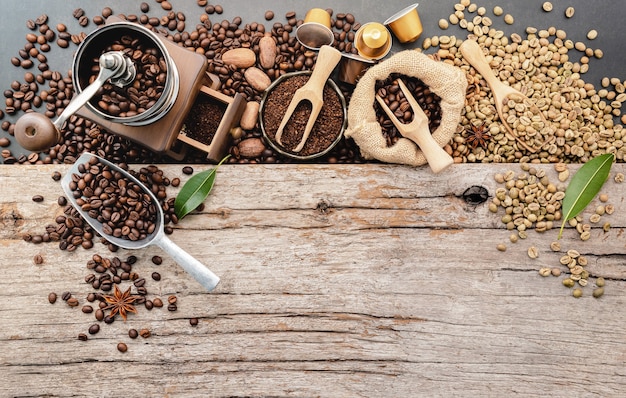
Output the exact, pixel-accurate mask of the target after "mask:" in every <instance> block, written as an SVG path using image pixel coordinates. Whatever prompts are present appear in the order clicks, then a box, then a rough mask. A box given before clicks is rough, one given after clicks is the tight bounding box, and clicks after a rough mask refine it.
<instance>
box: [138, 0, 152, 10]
mask: <svg viewBox="0 0 626 398" xmlns="http://www.w3.org/2000/svg"><path fill="white" fill-rule="evenodd" d="M139 9H140V10H141V12H148V11H150V5H149V4H148V3H146V2H143V3H141V4H140V5H139Z"/></svg>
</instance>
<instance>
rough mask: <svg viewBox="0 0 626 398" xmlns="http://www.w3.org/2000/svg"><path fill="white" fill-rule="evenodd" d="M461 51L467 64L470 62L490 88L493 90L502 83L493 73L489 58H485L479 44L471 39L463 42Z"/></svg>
mask: <svg viewBox="0 0 626 398" xmlns="http://www.w3.org/2000/svg"><path fill="white" fill-rule="evenodd" d="M459 50H460V51H461V54H463V57H464V58H465V59H466V60H467V62H469V63H470V64H471V65H472V66H473V67H474V69H476V70H477V71H478V73H480V74H481V75H482V77H483V78H484V79H485V81H486V82H487V84H489V86H490V87H492V88H493V87H494V86H495V85H497V84H499V83H501V82H500V80H499V79H498V78H497V77H496V75H495V74H494V73H493V70H492V69H491V66H489V63H488V62H487V58H485V54H483V50H482V49H481V48H480V46H479V45H478V43H476V41H474V40H471V39H468V40H465V41H463V43H462V44H461V47H459Z"/></svg>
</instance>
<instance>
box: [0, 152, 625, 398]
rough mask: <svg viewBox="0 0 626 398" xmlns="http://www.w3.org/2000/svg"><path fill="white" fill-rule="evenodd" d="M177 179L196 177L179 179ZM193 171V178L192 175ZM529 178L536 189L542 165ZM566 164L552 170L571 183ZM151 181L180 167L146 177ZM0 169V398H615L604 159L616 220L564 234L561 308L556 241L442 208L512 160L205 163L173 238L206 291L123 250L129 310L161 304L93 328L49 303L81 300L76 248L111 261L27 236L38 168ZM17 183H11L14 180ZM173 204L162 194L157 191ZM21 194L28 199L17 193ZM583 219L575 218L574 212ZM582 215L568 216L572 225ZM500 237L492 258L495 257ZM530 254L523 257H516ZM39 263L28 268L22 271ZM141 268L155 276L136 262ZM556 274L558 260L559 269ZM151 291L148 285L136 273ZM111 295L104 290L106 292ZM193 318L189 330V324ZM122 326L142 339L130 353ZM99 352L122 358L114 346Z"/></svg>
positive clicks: (82, 256)
mask: <svg viewBox="0 0 626 398" xmlns="http://www.w3.org/2000/svg"><path fill="white" fill-rule="evenodd" d="M194 167H195V169H196V172H197V171H200V170H202V169H203V168H205V166H194ZM206 167H209V166H206ZM538 167H539V168H541V169H545V170H546V172H547V174H548V176H549V177H550V178H551V180H553V181H556V172H555V171H554V168H553V166H552V165H544V166H538ZM577 167H578V166H570V170H571V171H572V173H573V172H574V171H575V170H576V169H577ZM163 169H164V170H165V173H166V175H168V176H170V178H172V177H175V176H181V177H183V179H186V178H187V177H186V176H184V175H182V173H181V166H180V165H166V166H163ZM66 170H67V166H58V165H56V166H0V192H1V194H0V246H1V247H2V250H1V251H0V268H1V270H2V277H1V278H0V341H1V342H2V350H1V351H0V395H1V396H3V397H4V396H7V397H8V396H28V397H31V396H63V397H69V396H91V397H94V396H106V397H110V396H164V397H192V396H198V397H206V396H222V397H243V396H280V397H315V396H322V397H360V396H368V397H409V396H428V397H433V396H446V397H447V396H538V395H541V396H546V395H552V396H568V397H572V396H585V397H588V396H598V397H613V396H620V395H621V394H623V393H624V391H626V367H625V366H624V364H625V362H626V328H625V327H624V326H625V325H626V323H625V321H624V319H625V317H626V266H624V258H625V256H626V236H625V235H624V228H625V227H626V215H625V214H626V213H625V212H624V205H625V204H624V197H625V194H624V192H625V191H624V185H623V184H622V185H620V184H617V183H615V182H614V180H613V176H614V175H615V173H617V172H621V173H624V172H625V171H626V167H625V166H624V165H623V164H616V165H613V168H612V172H611V177H610V179H609V181H608V182H607V183H606V185H605V187H604V188H603V192H604V193H606V194H608V196H609V202H610V203H612V204H613V205H614V206H615V208H616V211H615V213H614V214H613V215H611V216H605V217H604V218H603V222H604V221H608V222H610V223H611V225H612V228H611V229H610V231H609V232H608V233H605V232H604V231H602V228H601V227H599V226H594V228H593V232H592V238H591V239H590V240H588V241H586V242H582V241H581V240H580V239H579V238H578V235H577V233H576V232H575V231H574V230H573V229H571V228H568V229H567V230H566V232H565V234H564V237H563V239H562V240H561V244H562V247H563V250H567V249H576V250H578V251H579V252H581V253H582V254H584V255H585V256H587V257H588V259H589V265H588V266H587V267H588V269H589V271H590V273H591V275H592V278H591V279H592V280H594V279H595V277H597V276H603V277H604V278H606V280H607V282H606V293H605V295H604V296H603V297H601V298H599V299H596V298H593V297H592V296H591V291H592V290H593V286H592V285H593V283H591V284H590V285H589V286H587V287H585V288H584V296H583V297H582V298H580V299H576V298H574V297H572V294H571V290H569V289H567V288H565V287H564V286H563V285H562V283H561V280H562V279H563V276H561V277H560V278H556V277H541V276H539V274H538V270H539V269H540V268H541V267H559V258H560V256H561V255H562V254H563V253H555V252H552V251H551V250H550V248H549V245H550V242H552V241H554V240H555V239H556V236H557V230H551V231H548V232H546V233H537V232H535V231H531V232H530V233H529V237H528V239H527V240H524V241H520V242H518V243H516V244H511V243H509V242H508V236H509V232H508V231H507V230H506V229H505V228H504V226H503V225H502V224H501V222H500V221H499V219H500V216H501V214H498V215H495V214H493V213H490V212H489V210H488V208H487V204H486V203H485V204H481V205H477V206H473V205H469V204H467V203H466V202H464V201H463V199H462V198H461V195H462V193H463V192H464V191H465V190H466V189H467V188H468V187H470V186H473V185H478V186H483V187H485V188H487V190H488V191H489V194H490V195H491V196H493V195H494V192H495V189H496V188H497V187H498V185H497V184H496V182H495V181H494V178H493V175H494V173H496V172H504V171H507V170H514V171H516V172H520V171H521V170H520V168H519V165H469V164H463V165H454V166H452V167H451V168H450V169H448V170H446V171H445V172H444V173H442V174H439V175H434V174H432V173H431V172H430V170H428V168H412V167H404V166H390V165H374V164H371V165H358V166H356V165H351V166H331V165H290V166H276V165H273V166H270V165H267V166H263V165H257V166H238V165H225V166H222V167H221V168H220V169H219V171H218V174H217V182H216V185H215V187H214V189H213V192H212V193H211V195H210V197H209V198H208V199H207V201H206V208H205V210H204V211H203V212H202V213H199V214H192V215H190V216H188V217H187V218H185V219H183V220H182V221H181V222H180V223H179V224H178V225H176V229H175V231H174V233H173V234H172V235H171V238H172V240H173V241H175V242H176V243H178V244H179V245H180V246H181V247H183V248H184V249H186V250H187V251H188V252H189V253H191V254H192V255H194V256H195V257H197V258H198V259H201V260H202V261H203V262H204V263H205V264H207V265H208V266H209V267H210V268H211V269H212V270H213V271H214V272H216V273H217V274H218V275H220V276H221V278H222V281H221V283H220V284H219V285H218V287H217V288H216V289H215V290H214V291H213V292H211V293H207V292H205V291H203V289H202V288H201V287H200V286H199V285H198V284H197V283H196V282H195V280H193V279H192V278H191V277H190V276H189V275H187V274H186V273H185V272H184V271H183V270H182V269H181V268H180V267H179V266H178V265H176V264H175V263H174V262H173V261H172V260H171V259H170V258H168V257H167V255H166V254H165V253H163V252H161V250H160V249H158V248H147V249H141V250H137V251H134V252H132V254H134V255H136V256H137V257H138V259H139V261H138V262H137V264H136V265H135V270H136V272H138V273H140V274H142V275H144V276H147V279H148V282H147V284H146V286H147V289H148V291H149V294H148V296H149V297H161V298H163V299H164V300H166V299H167V297H168V296H170V295H175V296H176V297H177V299H178V310H177V311H175V312H171V311H168V310H167V309H165V308H155V309H153V310H151V311H148V310H146V309H145V308H143V307H141V308H139V311H138V313H137V314H130V315H129V317H128V320H127V321H126V322H123V321H122V320H121V319H118V320H117V321H115V322H114V323H112V324H110V325H109V324H104V323H102V324H101V330H100V332H99V333H98V334H96V335H93V336H89V340H88V341H79V340H78V339H77V336H78V334H79V333H87V329H88V327H89V326H90V325H91V324H93V323H96V321H95V319H94V318H93V315H91V314H89V315H88V314H84V313H82V312H81V310H80V308H81V306H78V307H75V308H71V307H69V306H68V305H67V304H66V303H64V302H63V301H62V300H60V299H59V300H58V301H57V302H56V303H55V304H54V305H51V304H50V303H49V302H48V294H49V293H50V292H56V293H57V294H59V295H60V294H61V293H63V292H64V291H70V292H71V293H72V294H73V295H74V296H75V297H76V298H77V299H78V300H79V302H80V305H82V304H85V303H86V300H85V297H86V295H87V294H88V293H89V292H91V291H93V288H92V287H91V285H88V284H87V283H85V282H84V276H85V275H86V274H87V273H88V272H89V271H88V270H87V269H86V262H87V261H88V260H89V259H90V258H91V257H92V255H93V254H95V253H98V254H101V255H103V256H108V257H112V256H114V255H117V256H119V257H121V258H125V257H126V256H128V255H129V254H131V253H130V252H127V251H123V250H120V251H119V252H117V253H111V252H109V251H108V250H107V249H106V247H105V246H103V245H101V244H100V243H98V244H96V246H95V247H94V248H93V249H91V250H84V249H79V250H77V251H75V252H71V253H68V252H64V251H61V250H60V249H59V248H58V245H57V244H56V243H48V244H45V243H44V244H39V245H37V244H33V243H27V242H25V241H24V240H23V239H22V236H23V235H24V234H27V233H37V232H41V231H42V230H43V229H44V227H45V226H46V225H47V224H49V223H51V222H53V220H54V218H55V217H56V216H57V215H59V214H60V213H62V210H61V208H60V207H59V206H58V205H57V203H56V201H57V198H58V197H59V196H60V195H61V194H62V189H61V186H60V184H59V183H57V182H54V181H53V180H52V179H51V177H50V176H51V174H52V172H53V171H61V172H65V171H66ZM25 181H28V184H25V183H24V182H25ZM168 192H169V194H170V195H171V196H173V195H175V193H176V192H175V191H174V189H173V188H171V189H170V191H168ZM36 194H41V195H43V197H44V198H45V199H44V201H43V202H41V203H36V202H33V201H32V200H31V198H32V196H33V195H36ZM591 207H592V208H595V206H591ZM589 212H590V211H586V212H585V217H587V216H588V215H589V214H590V213H589ZM505 242H506V243H508V250H507V251H506V252H499V251H497V250H496V245H497V244H498V243H505ZM530 246H536V247H537V248H538V249H539V257H538V258H537V259H530V258H529V257H528V255H527V249H528V247H530ZM37 254H40V255H41V256H42V257H43V258H44V263H43V264H41V265H35V264H34V262H33V258H34V256H35V255H37ZM155 254H157V255H161V256H162V257H163V258H164V262H163V264H161V265H159V266H156V265H153V264H152V262H151V261H150V259H151V257H152V256H153V255H155ZM563 269H564V270H566V267H564V268H563ZM155 270H156V271H158V272H159V273H160V274H161V275H162V279H161V281H159V282H155V281H153V280H152V279H150V278H149V275H150V273H151V272H153V271H155ZM125 286H126V285H124V284H123V287H124V288H125ZM194 317H196V318H198V319H199V324H198V325H197V326H195V327H193V326H191V325H190V323H189V319H190V318H194ZM130 328H136V329H138V330H139V329H141V328H148V329H149V330H150V331H151V333H152V336H151V337H149V338H141V337H139V338H138V339H136V340H132V339H130V338H129V337H128V334H127V333H128V330H129V329H130ZM118 342H125V343H127V345H128V351H127V352H126V353H121V352H118V350H117V349H116V345H117V344H118Z"/></svg>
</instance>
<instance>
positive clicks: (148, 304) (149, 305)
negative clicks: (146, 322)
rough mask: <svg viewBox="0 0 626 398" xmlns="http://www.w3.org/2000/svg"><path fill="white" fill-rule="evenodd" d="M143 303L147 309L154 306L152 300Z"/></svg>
mask: <svg viewBox="0 0 626 398" xmlns="http://www.w3.org/2000/svg"><path fill="white" fill-rule="evenodd" d="M143 305H144V306H145V307H146V309H147V310H148V311H150V310H151V309H152V308H154V303H153V302H152V300H146V301H145V302H144V303H143Z"/></svg>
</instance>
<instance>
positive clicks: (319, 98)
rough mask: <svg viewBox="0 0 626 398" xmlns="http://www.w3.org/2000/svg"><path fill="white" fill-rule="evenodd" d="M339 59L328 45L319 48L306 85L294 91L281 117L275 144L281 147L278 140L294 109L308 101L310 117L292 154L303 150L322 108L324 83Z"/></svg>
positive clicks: (336, 51)
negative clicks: (309, 103)
mask: <svg viewBox="0 0 626 398" xmlns="http://www.w3.org/2000/svg"><path fill="white" fill-rule="evenodd" d="M340 59H341V53H340V52H339V51H338V50H336V49H334V48H333V47H331V46H329V45H324V46H322V47H321V48H320V52H319V54H318V55H317V61H316V62H315V68H314V69H313V73H312V74H311V77H309V80H308V81H307V82H306V84H305V85H304V86H302V87H300V88H299V89H298V90H296V92H295V94H294V95H293V98H292V99H291V102H290V103H289V107H288V108H287V112H286V113H285V116H283V119H282V121H281V122H280V126H278V130H276V137H275V138H276V142H277V143H278V144H280V145H281V146H282V145H283V144H282V142H281V141H280V138H281V137H282V135H283V129H284V128H285V126H286V125H287V122H289V119H290V118H291V115H292V114H293V112H294V111H295V110H296V107H297V106H298V104H299V103H300V102H301V101H304V100H306V101H309V102H311V115H310V116H309V120H308V121H307V123H306V127H305V128H304V133H303V134H302V138H301V139H300V143H299V144H298V145H297V146H296V147H295V148H294V149H293V152H300V151H301V150H302V148H304V144H305V143H306V140H307V139H308V138H309V134H311V130H312V129H313V125H314V124H315V121H316V120H317V116H318V115H319V113H320V111H321V110H322V106H323V105H324V96H323V93H324V86H325V85H326V81H327V80H328V77H329V76H330V74H331V73H332V71H333V69H335V66H337V63H339V60H340Z"/></svg>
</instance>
